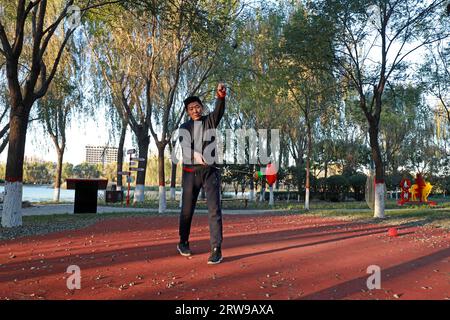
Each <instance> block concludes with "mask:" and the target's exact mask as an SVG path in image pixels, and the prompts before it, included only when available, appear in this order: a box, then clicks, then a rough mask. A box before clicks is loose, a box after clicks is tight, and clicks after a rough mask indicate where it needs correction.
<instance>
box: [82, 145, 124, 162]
mask: <svg viewBox="0 0 450 320" xmlns="http://www.w3.org/2000/svg"><path fill="white" fill-rule="evenodd" d="M118 150H119V149H118V148H115V147H106V146H86V162H87V163H90V164H97V163H101V164H107V163H112V162H117V153H118Z"/></svg>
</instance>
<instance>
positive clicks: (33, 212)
mask: <svg viewBox="0 0 450 320" xmlns="http://www.w3.org/2000/svg"><path fill="white" fill-rule="evenodd" d="M73 206H74V205H73V204H51V205H33V207H29V208H24V209H22V214H23V215H24V216H38V215H52V214H73ZM222 211H223V213H224V214H260V213H270V212H271V213H274V212H286V211H287V210H284V209H272V210H255V209H248V210H243V209H236V210H232V209H224V210H222ZM115 212H130V213H132V212H136V213H143V212H144V213H145V212H148V213H157V212H158V209H157V208H121V207H106V206H98V207H97V213H100V214H101V213H115ZM179 212H180V209H167V210H166V213H179ZM196 212H200V213H207V212H208V210H206V209H197V210H196Z"/></svg>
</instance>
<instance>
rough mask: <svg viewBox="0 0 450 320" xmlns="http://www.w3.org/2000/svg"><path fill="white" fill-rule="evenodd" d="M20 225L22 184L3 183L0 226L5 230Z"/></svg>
mask: <svg viewBox="0 0 450 320" xmlns="http://www.w3.org/2000/svg"><path fill="white" fill-rule="evenodd" d="M21 225H22V182H7V181H5V198H4V200H3V212H2V226H3V227H5V228H11V227H18V226H21Z"/></svg>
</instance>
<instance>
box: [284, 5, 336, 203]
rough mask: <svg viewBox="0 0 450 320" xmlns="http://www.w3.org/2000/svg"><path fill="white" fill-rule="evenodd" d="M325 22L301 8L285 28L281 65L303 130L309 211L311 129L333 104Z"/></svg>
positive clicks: (289, 95)
mask: <svg viewBox="0 0 450 320" xmlns="http://www.w3.org/2000/svg"><path fill="white" fill-rule="evenodd" d="M326 26H327V25H326V21H324V20H323V19H321V18H320V17H318V16H314V15H310V14H309V12H308V11H307V9H305V8H303V7H300V8H298V9H297V11H296V12H294V13H293V14H292V15H291V17H290V19H289V21H288V24H287V25H286V27H285V29H284V37H283V40H282V44H281V49H280V52H279V54H280V56H281V58H280V60H281V62H280V66H281V68H283V69H284V72H283V73H284V78H285V80H286V81H285V84H286V89H287V98H288V99H289V100H291V101H292V102H293V105H294V107H295V109H296V110H297V111H298V113H299V115H301V116H302V117H303V120H304V125H305V127H306V163H305V169H306V176H305V209H306V210H309V202H310V201H309V199H310V180H311V179H310V175H311V158H312V151H313V134H314V133H313V128H314V125H315V123H316V122H317V120H318V118H319V117H320V114H321V113H323V112H325V110H326V108H327V107H329V106H330V105H333V103H334V102H335V101H336V100H335V99H334V98H335V97H336V92H337V91H336V87H337V85H336V80H335V77H334V75H333V70H332V59H331V57H332V48H331V46H330V35H329V34H328V33H326V32H325V33H323V32H321V30H323V29H324V28H325V27H326Z"/></svg>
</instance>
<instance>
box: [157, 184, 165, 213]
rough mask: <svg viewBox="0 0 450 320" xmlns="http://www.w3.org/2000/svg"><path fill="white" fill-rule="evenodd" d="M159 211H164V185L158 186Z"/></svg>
mask: <svg viewBox="0 0 450 320" xmlns="http://www.w3.org/2000/svg"><path fill="white" fill-rule="evenodd" d="M158 212H159V213H164V212H166V187H164V186H159V210H158Z"/></svg>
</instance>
